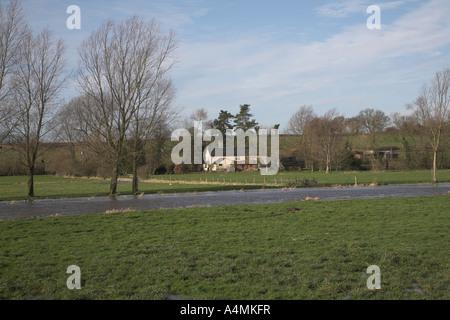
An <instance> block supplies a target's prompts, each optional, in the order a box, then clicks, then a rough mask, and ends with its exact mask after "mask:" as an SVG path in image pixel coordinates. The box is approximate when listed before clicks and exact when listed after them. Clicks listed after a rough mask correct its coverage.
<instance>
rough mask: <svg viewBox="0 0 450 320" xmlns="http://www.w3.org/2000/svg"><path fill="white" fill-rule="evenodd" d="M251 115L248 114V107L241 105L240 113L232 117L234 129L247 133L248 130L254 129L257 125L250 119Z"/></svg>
mask: <svg viewBox="0 0 450 320" xmlns="http://www.w3.org/2000/svg"><path fill="white" fill-rule="evenodd" d="M252 117H253V115H252V114H251V113H250V105H249V104H243V105H241V106H240V111H239V113H238V114H237V115H235V116H234V123H235V128H236V129H242V130H244V131H247V130H249V129H254V128H255V127H256V126H257V125H258V123H257V122H256V121H255V120H253V119H251V118H252Z"/></svg>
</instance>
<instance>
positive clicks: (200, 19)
mask: <svg viewBox="0 0 450 320" xmlns="http://www.w3.org/2000/svg"><path fill="white" fill-rule="evenodd" d="M0 3H1V4H2V5H5V4H6V3H7V1H5V0H0ZM22 4H23V6H24V9H25V12H26V13H27V18H28V21H29V23H30V25H31V26H32V28H33V30H34V31H35V32H36V33H37V32H39V31H40V30H42V29H43V28H44V27H46V26H48V27H49V28H50V29H51V30H53V31H54V33H55V35H56V36H57V37H60V38H63V39H64V40H65V42H66V44H67V47H68V50H67V60H68V64H69V66H70V67H72V68H76V66H77V59H78V58H77V46H78V45H79V44H80V42H81V41H82V40H83V39H85V38H86V37H87V36H89V34H90V33H91V32H92V31H93V30H95V29H96V28H98V27H99V26H100V24H101V23H102V22H103V21H105V20H106V19H108V18H112V19H116V20H123V19H126V18H127V17H129V16H131V15H133V14H137V15H140V16H142V17H144V18H148V19H151V18H156V19H157V20H158V21H159V22H160V23H161V25H162V27H163V28H164V29H166V30H169V29H174V30H175V31H176V33H177V35H178V40H179V42H180V45H179V48H178V50H177V55H178V57H179V62H178V63H177V64H176V66H175V68H174V69H173V70H172V78H173V80H174V83H175V86H176V88H177V100H176V102H175V104H176V106H179V107H183V108H184V114H185V115H188V114H190V113H191V112H192V111H194V110H195V109H197V108H205V109H206V110H207V111H208V115H209V117H210V118H215V117H217V115H218V113H219V111H220V110H221V109H225V110H228V111H230V112H231V113H236V112H238V109H239V105H240V104H250V105H251V110H252V112H253V114H254V116H255V118H256V120H257V121H258V122H259V123H260V124H261V125H264V126H272V125H274V124H277V123H280V124H281V129H282V130H283V129H284V128H285V127H286V124H287V122H288V120H289V118H290V116H291V115H292V114H293V113H294V112H295V111H296V110H297V109H298V108H299V107H300V106H302V105H304V104H307V105H312V106H313V107H314V109H315V111H316V112H317V113H318V114H322V113H324V112H326V111H327V110H329V109H331V108H337V109H338V111H340V112H341V113H342V114H344V115H345V116H347V117H350V116H354V115H356V114H357V113H358V112H359V111H360V110H362V109H365V108H369V107H370V108H375V109H380V110H383V111H385V112H386V113H387V114H390V113H391V112H395V111H396V112H401V113H405V112H406V109H405V104H406V103H410V102H412V101H413V100H414V99H415V98H416V97H417V95H418V93H419V90H420V88H421V86H422V85H423V84H424V83H425V82H428V81H430V80H431V79H432V77H433V76H434V74H435V72H436V71H439V70H442V69H443V68H446V67H450V1H448V0H424V1H419V0H384V1H364V0H340V1H326V0H324V1H298V0H297V1H289V0H278V1H274V0H258V1H256V0H240V1H235V0H221V1H216V0H213V1H206V0H184V1H181V0H154V1H144V0H138V1H132V0H130V1H116V0H113V1H106V0H100V1H76V0H70V1H66V0H57V1H56V0H54V1H51V0H22ZM73 4H74V5H78V6H79V7H80V8H81V30H68V29H67V28H66V20H67V18H68V17H69V14H67V13H66V9H67V7H68V6H69V5H73ZM369 5H379V6H380V7H381V30H369V29H368V28H367V26H366V21H367V19H368V18H369V16H370V14H368V13H366V9H367V7H368V6H369ZM73 88H75V84H70V85H69V88H68V89H67V90H66V91H65V96H66V97H67V99H69V98H70V97H72V96H73V95H74V94H75V91H74V90H73Z"/></svg>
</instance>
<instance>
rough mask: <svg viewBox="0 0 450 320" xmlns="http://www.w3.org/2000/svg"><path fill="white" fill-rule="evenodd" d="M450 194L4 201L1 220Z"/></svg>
mask: <svg viewBox="0 0 450 320" xmlns="http://www.w3.org/2000/svg"><path fill="white" fill-rule="evenodd" d="M445 194H450V184H449V183H444V184H438V185H436V186H433V185H392V186H379V187H345V188H299V189H294V190H281V189H263V190H247V191H221V192H198V193H185V194H166V195H158V194H154V195H143V196H131V195H130V196H118V197H116V198H115V199H111V198H109V197H95V198H69V199H51V200H50V199H48V200H47V199H45V200H35V201H32V202H30V201H1V202H0V219H11V218H26V217H42V216H50V215H76V214H86V213H95V212H106V211H110V210H149V209H158V208H161V209H169V208H185V207H193V206H211V207H214V206H226V205H235V204H261V203H281V202H289V201H294V200H302V199H305V198H307V197H312V198H316V197H317V198H319V199H320V200H335V199H370V198H385V197H413V196H437V195H445Z"/></svg>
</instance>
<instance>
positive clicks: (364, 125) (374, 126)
mask: <svg viewBox="0 0 450 320" xmlns="http://www.w3.org/2000/svg"><path fill="white" fill-rule="evenodd" d="M357 119H358V122H359V125H360V127H361V129H362V130H363V131H364V132H365V133H366V134H369V135H370V137H371V141H372V148H374V149H375V148H376V136H377V134H379V133H380V132H383V131H384V129H385V128H386V127H387V125H388V124H389V121H390V118H389V116H387V115H386V114H385V113H384V112H383V111H381V110H374V109H370V108H367V109H364V110H362V111H360V113H359V114H358V116H357Z"/></svg>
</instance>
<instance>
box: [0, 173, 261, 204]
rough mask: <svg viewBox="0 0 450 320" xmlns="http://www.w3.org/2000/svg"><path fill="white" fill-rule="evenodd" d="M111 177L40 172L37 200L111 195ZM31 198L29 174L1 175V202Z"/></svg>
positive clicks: (192, 187)
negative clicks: (56, 175)
mask: <svg viewBox="0 0 450 320" xmlns="http://www.w3.org/2000/svg"><path fill="white" fill-rule="evenodd" d="M109 183H110V180H103V179H87V178H62V177H55V176H46V175H39V176H35V177H34V190H35V199H42V198H71V197H93V196H107V195H108V193H109ZM242 188H245V189H252V188H255V187H254V186H243V187H242V186H239V187H236V186H232V185H230V186H225V185H208V184H182V183H172V184H170V182H167V183H140V184H139V190H140V191H139V192H143V193H146V194H152V193H174V192H200V191H225V190H235V189H242ZM117 192H118V194H121V195H126V194H132V192H131V184H130V183H127V184H119V185H118V187H117ZM26 198H27V177H26V176H11V177H5V176H4V177H0V201H11V200H24V199H26Z"/></svg>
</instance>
